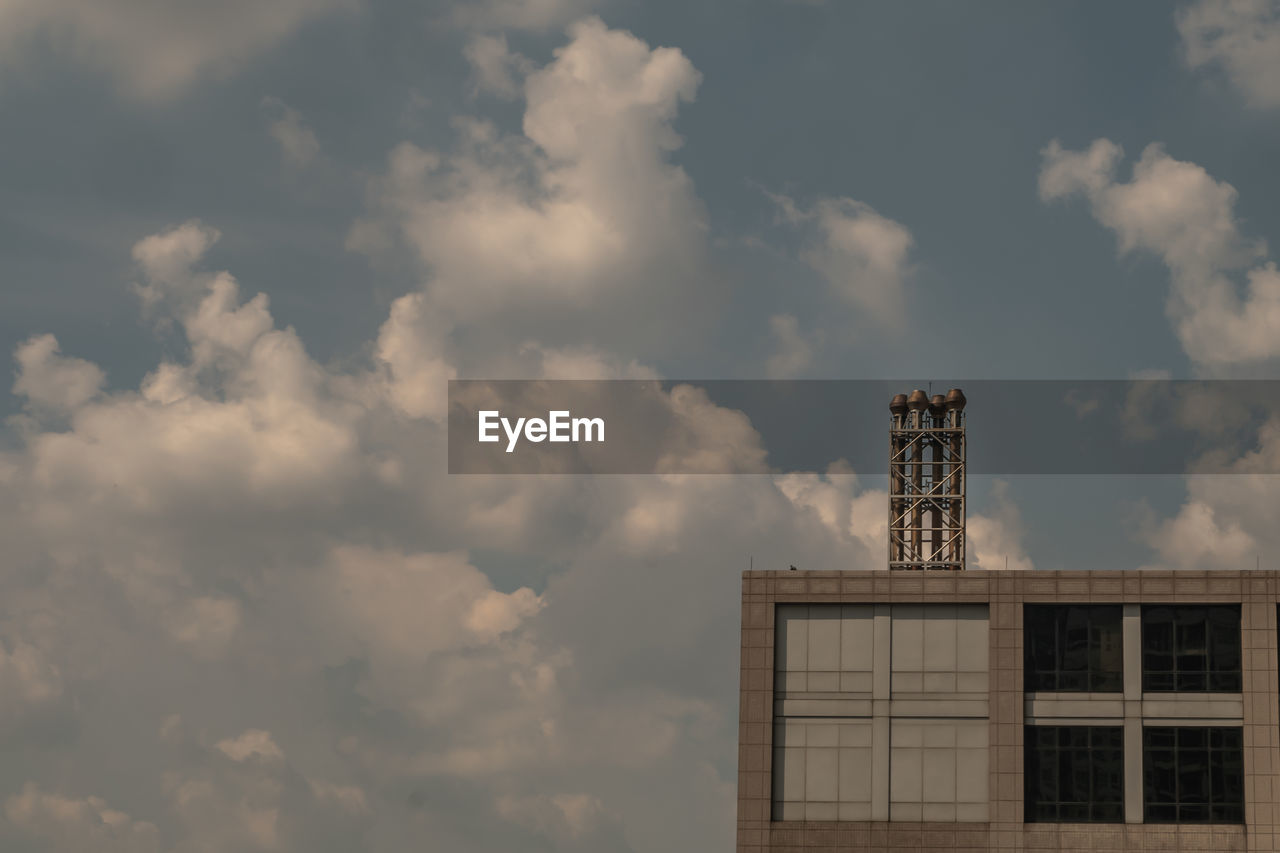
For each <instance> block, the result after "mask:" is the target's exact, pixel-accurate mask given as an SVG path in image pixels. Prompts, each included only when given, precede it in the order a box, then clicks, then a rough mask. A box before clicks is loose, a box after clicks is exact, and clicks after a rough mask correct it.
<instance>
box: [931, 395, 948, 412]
mask: <svg viewBox="0 0 1280 853" xmlns="http://www.w3.org/2000/svg"><path fill="white" fill-rule="evenodd" d="M945 400H946V398H944V397H943V396H942V395H941V394H934V395H933V396H932V397H930V398H929V414H931V415H933V416H934V417H935V418H940V417H942V413H943V412H945V411H946V407H945V405H944V403H945Z"/></svg>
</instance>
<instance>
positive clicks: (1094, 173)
mask: <svg viewBox="0 0 1280 853" xmlns="http://www.w3.org/2000/svg"><path fill="white" fill-rule="evenodd" d="M1247 5H1248V4H1235V5H1232V4H1224V5H1223V6H1222V8H1221V9H1219V10H1218V12H1213V11H1212V10H1209V9H1207V8H1197V9H1195V10H1193V11H1192V12H1189V13H1187V16H1185V17H1184V18H1183V22H1184V31H1185V29H1186V27H1187V24H1186V21H1187V20H1207V19H1206V18H1205V16H1206V15H1210V14H1218V13H1219V12H1220V13H1221V14H1224V15H1236V14H1238V13H1242V12H1243V11H1244V10H1245V7H1246V6H1247ZM1197 16H1199V17H1197ZM1259 32H1260V33H1262V32H1264V31H1261V30H1260V31H1259ZM1122 156H1123V152H1122V151H1121V150H1120V147H1119V146H1118V145H1116V144H1115V143H1113V142H1111V141H1109V140H1106V139H1099V140H1096V141H1095V142H1093V144H1092V145H1090V146H1089V147H1088V148H1087V149H1084V150H1082V151H1069V150H1066V149H1064V148H1063V147H1062V146H1061V145H1059V144H1058V143H1056V142H1054V143H1052V144H1050V145H1049V147H1048V148H1046V149H1045V151H1044V166H1043V169H1042V171H1041V173H1040V195H1041V198H1042V199H1044V200H1046V201H1049V200H1054V199H1061V198H1066V197H1070V196H1073V195H1081V196H1084V197H1085V198H1087V199H1088V200H1089V202H1090V206H1091V209H1092V211H1093V215H1094V217H1095V218H1096V219H1097V220H1098V222H1099V223H1101V224H1102V225H1104V226H1106V227H1107V228H1109V229H1111V230H1112V231H1114V232H1115V234H1116V236H1117V238H1118V240H1119V245H1120V249H1121V251H1122V252H1131V251H1145V252H1150V253H1152V254H1154V255H1156V256H1157V257H1158V258H1160V260H1161V261H1162V262H1163V263H1164V264H1165V266H1166V267H1168V269H1169V272H1170V277H1171V289H1170V296H1169V300H1168V303H1167V312H1168V315H1169V318H1170V320H1171V322H1172V323H1173V325H1174V328H1175V330H1176V331H1177V333H1178V337H1179V339H1180V340H1181V342H1182V346H1183V348H1184V350H1185V351H1186V353H1187V355H1188V356H1189V357H1190V358H1191V361H1192V364H1193V366H1194V367H1195V368H1196V369H1197V370H1199V371H1201V372H1203V373H1207V374H1210V375H1214V374H1217V375H1221V374H1223V373H1227V374H1230V373H1231V372H1233V371H1237V370H1248V369H1251V368H1252V369H1258V368H1260V367H1265V366H1267V365H1274V364H1275V360H1276V359H1277V358H1278V357H1280V343H1278V342H1280V335H1277V331H1280V273H1277V271H1276V266H1275V263H1274V262H1273V261H1271V260H1270V259H1269V258H1268V255H1267V248H1266V245H1265V243H1264V242H1263V241H1262V240H1260V239H1253V238H1249V237H1247V236H1246V235H1245V234H1244V233H1243V232H1242V229H1241V227H1240V223H1239V221H1238V219H1237V218H1236V215H1235V202H1236V197H1237V193H1236V190H1235V188H1234V187H1232V186H1230V185H1229V184H1227V183H1225V182H1222V181H1218V180H1215V179H1214V178H1213V177H1212V176H1211V175H1210V174H1209V173H1208V172H1207V171H1206V170H1205V169H1204V168H1203V167H1201V166H1199V165H1197V164H1195V163H1188V162H1185V161H1180V160H1176V159H1174V158H1173V157H1171V156H1170V155H1169V154H1167V153H1166V152H1165V151H1164V149H1163V148H1162V147H1161V146H1159V145H1151V146H1148V147H1147V149H1146V150H1145V151H1143V153H1142V155H1141V157H1140V158H1139V159H1138V161H1137V163H1136V164H1135V165H1134V168H1133V176H1132V178H1131V179H1130V180H1129V181H1127V182H1126V181H1122V180H1119V179H1117V177H1116V171H1117V168H1118V166H1119V163H1120V161H1121V159H1122ZM1157 389H1158V386H1153V387H1152V388H1149V389H1146V390H1143V388H1142V386H1139V388H1138V389H1135V390H1136V394H1137V395H1136V396H1135V397H1134V399H1132V400H1131V401H1130V406H1131V408H1132V410H1133V412H1134V413H1138V412H1140V411H1141V410H1142V409H1143V408H1144V407H1146V406H1148V405H1150V404H1152V403H1157V402H1160V401H1158V400H1154V399H1150V395H1151V394H1152V393H1154V392H1155V391H1156V390H1157ZM1165 402H1167V403H1169V404H1171V406H1172V408H1171V413H1172V415H1173V417H1174V418H1175V419H1176V420H1177V422H1178V423H1180V424H1182V425H1183V426H1185V427H1187V428H1190V429H1193V430H1195V431H1197V432H1199V433H1200V434H1201V435H1202V436H1203V437H1205V439H1206V440H1207V441H1208V442H1209V445H1208V446H1209V447H1211V448H1213V447H1215V445H1217V444H1221V442H1222V441H1223V440H1225V439H1226V438H1228V437H1229V435H1228V434H1229V433H1230V431H1231V430H1232V429H1234V428H1235V426H1236V425H1238V423H1239V422H1241V421H1242V419H1243V418H1244V417H1245V416H1246V415H1247V414H1248V413H1247V412H1246V411H1245V410H1244V409H1242V401H1240V400H1239V399H1238V398H1235V397H1233V396H1232V395H1227V396H1225V397H1224V396H1223V395H1222V394H1220V393H1218V392H1216V391H1215V390H1214V389H1212V388H1204V389H1195V388H1193V389H1191V390H1189V391H1187V392H1185V393H1182V394H1181V395H1180V396H1179V397H1178V398H1177V399H1175V400H1169V401H1165ZM1145 417H1146V415H1138V414H1131V415H1129V416H1128V424H1129V428H1130V429H1132V430H1133V434H1134V435H1135V437H1141V436H1143V435H1146V434H1149V427H1147V426H1146V425H1145V424H1144V422H1143V418H1145ZM1210 453H1211V454H1212V456H1213V458H1214V460H1215V466H1216V467H1225V468H1226V469H1227V470H1230V471H1234V472H1236V473H1238V474H1240V475H1258V474H1260V473H1262V472H1265V471H1268V470H1275V469H1274V468H1273V467H1268V466H1271V465H1274V464H1275V461H1276V459H1277V457H1278V456H1280V426H1277V422H1276V421H1275V420H1274V419H1272V420H1269V421H1267V422H1266V423H1265V424H1264V425H1263V427H1262V428H1261V429H1260V430H1259V431H1258V432H1257V434H1256V435H1255V436H1253V444H1252V447H1250V448H1249V449H1247V450H1246V451H1245V452H1243V453H1240V452H1239V451H1238V450H1235V449H1232V448H1231V447H1228V446H1226V445H1222V446H1218V447H1217V448H1216V449H1214V450H1211V451H1210ZM1233 459H1234V461H1232V460H1233ZM1271 481H1272V478H1270V477H1267V476H1196V477H1193V478H1191V479H1189V480H1188V487H1187V491H1188V494H1187V499H1186V501H1185V502H1184V504H1183V505H1182V506H1181V507H1180V508H1179V510H1178V511H1177V512H1176V513H1175V514H1174V515H1173V516H1171V517H1169V518H1165V519H1157V518H1156V517H1154V515H1153V514H1151V513H1150V512H1144V513H1142V514H1140V515H1141V517H1140V518H1139V519H1138V520H1139V522H1140V524H1138V525H1137V530H1138V535H1139V538H1140V539H1141V540H1142V541H1143V542H1145V543H1146V544H1147V545H1149V546H1150V547H1151V549H1152V552H1153V558H1154V559H1153V563H1152V565H1153V566H1159V567H1164V568H1175V569H1217V568H1232V569H1240V568H1249V567H1251V566H1255V565H1258V559H1259V557H1260V556H1261V555H1262V554H1266V553H1270V552H1271V550H1272V549H1273V548H1274V547H1276V546H1277V545H1280V541H1278V540H1277V538H1276V536H1275V525H1274V524H1273V523H1272V520H1271V519H1270V517H1269V516H1268V515H1267V511H1266V507H1269V506H1275V502H1276V501H1277V500H1280V493H1277V492H1276V490H1275V488H1274V487H1273V484H1272V482H1271Z"/></svg>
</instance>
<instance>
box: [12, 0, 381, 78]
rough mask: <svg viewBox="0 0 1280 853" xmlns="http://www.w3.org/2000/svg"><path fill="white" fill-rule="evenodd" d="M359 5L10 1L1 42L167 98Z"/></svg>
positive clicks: (335, 1) (15, 56) (346, 0)
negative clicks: (40, 47)
mask: <svg viewBox="0 0 1280 853" xmlns="http://www.w3.org/2000/svg"><path fill="white" fill-rule="evenodd" d="M356 6H357V2H356V0H273V2H270V3H262V2H257V0H227V1H226V2H222V3H218V4H216V5H210V4H208V3H206V2H204V0H176V2H174V0H171V2H165V3H152V2H149V0H114V2H111V3H103V2H99V0H10V2H6V3H4V4H0V39H2V40H3V41H2V42H0V43H3V44H4V45H5V47H4V51H5V53H6V54H7V59H8V60H9V61H10V62H16V61H20V60H21V59H23V58H24V57H25V56H27V55H28V54H29V53H30V52H31V51H33V49H34V46H35V45H37V44H42V43H50V44H52V45H53V46H54V47H55V48H56V49H57V50H58V52H59V53H62V54H66V55H69V56H71V57H73V58H75V59H76V60H78V61H80V62H82V63H84V64H85V65H87V66H89V67H91V68H96V69H101V70H104V71H106V72H108V74H110V76H111V78H112V79H113V80H114V81H115V83H116V84H117V86H118V87H119V88H120V90H121V91H122V92H123V93H124V94H126V95H128V96H130V97H133V98H137V99H141V100H145V101H153V102H154V101H164V100H168V99H171V98H174V97H176V96H177V95H179V94H180V93H182V92H183V91H184V90H186V89H188V88H190V87H191V86H192V85H194V84H195V83H197V82H198V81H200V80H202V79H219V78H223V77H227V76H230V75H231V74H233V73H235V72H236V71H238V70H240V69H242V68H243V67H245V65H247V64H248V63H249V62H250V61H251V60H252V59H254V58H255V57H256V56H258V55H259V54H261V53H263V52H265V51H266V50H268V49H269V48H271V47H273V46H275V45H276V44H278V43H279V42H281V41H283V40H284V39H286V38H287V37H289V36H290V35H292V34H293V33H294V32H296V31H297V30H298V29H299V28H300V27H301V26H302V25H303V24H304V23H306V22H307V21H309V20H312V19H314V18H318V17H320V16H322V15H326V14H330V13H332V12H335V11H339V10H344V9H354V8H356Z"/></svg>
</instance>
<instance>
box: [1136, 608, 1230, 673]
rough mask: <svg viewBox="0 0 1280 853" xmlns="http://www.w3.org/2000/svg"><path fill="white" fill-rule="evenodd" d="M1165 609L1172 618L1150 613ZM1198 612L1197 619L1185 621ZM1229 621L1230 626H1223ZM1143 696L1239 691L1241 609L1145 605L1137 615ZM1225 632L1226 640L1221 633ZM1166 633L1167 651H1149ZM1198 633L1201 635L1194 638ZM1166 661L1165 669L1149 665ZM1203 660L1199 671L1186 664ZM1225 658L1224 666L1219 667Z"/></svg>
mask: <svg viewBox="0 0 1280 853" xmlns="http://www.w3.org/2000/svg"><path fill="white" fill-rule="evenodd" d="M1161 611H1169V612H1170V618H1169V619H1167V620H1163V619H1161V620H1157V619H1155V618H1154V615H1155V614H1157V613H1160V612H1161ZM1195 611H1202V612H1203V617H1202V618H1200V619H1189V618H1188V616H1189V615H1190V614H1193V613H1194V612H1195ZM1224 617H1229V618H1228V619H1227V621H1229V623H1230V624H1229V625H1227V624H1224ZM1141 625H1142V629H1141V644H1142V648H1141V655H1142V692H1143V693H1240V692H1242V691H1243V687H1244V667H1243V654H1244V652H1243V642H1242V633H1241V629H1242V627H1243V623H1242V619H1241V607H1240V605H1239V604H1182V603H1176V604H1175V603H1167V604H1144V605H1142V613H1141ZM1224 631H1225V632H1227V635H1226V636H1224V635H1223V634H1222V632H1224ZM1157 632H1159V634H1164V633H1166V632H1167V635H1168V637H1167V640H1166V641H1165V642H1167V645H1168V648H1167V649H1153V648H1152V647H1151V645H1152V644H1153V643H1154V642H1155V637H1156V636H1157V635H1158V634H1157ZM1198 634H1202V635H1203V636H1197V635H1198ZM1184 638H1185V639H1184ZM1160 658H1164V659H1165V660H1167V661H1168V668H1164V667H1156V666H1153V665H1152V661H1153V660H1159V659H1160ZM1195 658H1203V660H1204V665H1203V667H1200V668H1197V667H1193V666H1188V665H1187V664H1188V663H1190V662H1192V661H1194V659H1195ZM1224 660H1225V665H1218V664H1220V662H1222V661H1224Z"/></svg>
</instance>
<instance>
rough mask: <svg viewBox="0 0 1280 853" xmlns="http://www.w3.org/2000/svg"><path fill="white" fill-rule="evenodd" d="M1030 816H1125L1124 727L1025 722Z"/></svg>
mask: <svg viewBox="0 0 1280 853" xmlns="http://www.w3.org/2000/svg"><path fill="white" fill-rule="evenodd" d="M1023 755H1024V756H1025V758H1026V768H1025V772H1024V776H1023V778H1024V780H1025V782H1026V788H1027V790H1026V794H1027V800H1026V810H1025V814H1026V819H1027V821H1028V822H1036V821H1052V822H1063V823H1082V822H1117V823H1118V822H1120V821H1123V820H1124V729H1123V728H1120V727H1118V726H1114V727H1113V726H1027V727H1026V740H1025V743H1024V746H1023Z"/></svg>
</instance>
